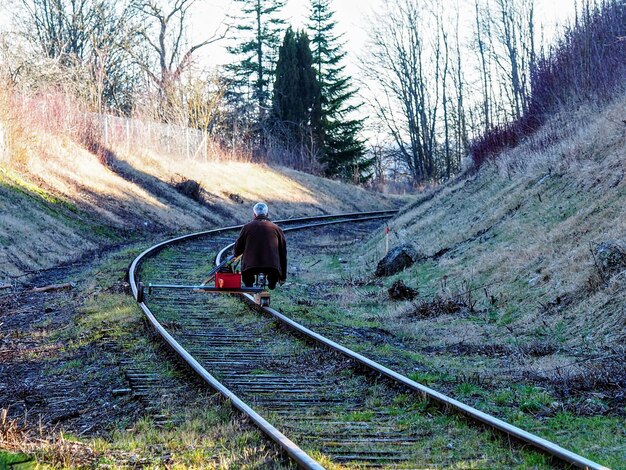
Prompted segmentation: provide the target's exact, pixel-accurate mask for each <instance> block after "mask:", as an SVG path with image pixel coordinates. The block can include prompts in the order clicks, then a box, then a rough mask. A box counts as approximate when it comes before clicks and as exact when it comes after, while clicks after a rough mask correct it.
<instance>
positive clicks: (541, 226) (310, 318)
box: [275, 101, 626, 468]
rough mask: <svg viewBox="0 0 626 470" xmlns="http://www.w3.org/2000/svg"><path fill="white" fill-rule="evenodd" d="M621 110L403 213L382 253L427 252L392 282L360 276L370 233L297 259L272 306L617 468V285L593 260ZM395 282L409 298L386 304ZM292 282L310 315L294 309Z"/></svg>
mask: <svg viewBox="0 0 626 470" xmlns="http://www.w3.org/2000/svg"><path fill="white" fill-rule="evenodd" d="M624 109H625V102H624V101H620V102H617V103H616V104H615V105H614V106H612V107H611V108H610V109H607V110H603V111H602V112H599V111H597V110H594V111H590V110H589V111H588V112H586V113H583V112H581V114H579V115H578V116H568V117H565V116H558V117H555V118H554V120H553V121H552V122H551V123H550V124H548V126H546V127H545V128H544V129H542V130H541V131H540V132H539V133H538V134H537V136H535V137H534V138H533V140H532V141H531V142H528V143H526V144H525V145H522V146H521V147H519V148H518V149H516V150H514V151H511V152H509V153H508V154H505V155H502V156H501V157H500V159H499V160H498V161H497V163H495V164H490V165H487V166H486V167H484V168H483V169H482V170H481V171H480V172H479V173H478V174H477V175H476V176H472V177H469V178H466V179H462V180H459V181H457V182H453V183H451V184H449V185H446V186H444V187H443V188H440V189H439V190H438V191H437V192H436V194H434V195H432V194H429V195H425V196H423V197H421V198H419V199H418V200H417V201H416V202H414V203H412V204H410V205H409V206H408V207H406V208H405V209H404V210H403V211H402V212H401V214H400V215H399V216H398V217H397V218H396V219H395V220H393V221H392V222H391V223H390V227H391V230H392V233H391V246H392V247H393V246H397V245H400V244H403V243H412V244H413V245H414V246H415V247H416V248H417V249H418V250H419V251H420V252H421V253H422V254H423V255H424V258H423V259H422V260H420V261H419V262H417V263H416V264H415V265H413V266H412V267H410V268H408V269H406V270H405V271H403V272H401V273H398V274H396V275H393V276H391V277H389V278H383V279H377V278H374V277H373V272H374V270H375V267H376V263H377V261H378V260H379V259H380V258H381V257H382V256H383V254H384V230H382V229H381V230H380V232H379V233H378V234H376V235H375V236H374V237H372V238H371V239H370V241H369V242H368V243H366V244H365V246H364V247H362V248H358V249H357V251H356V252H355V249H354V246H353V245H354V244H353V241H352V240H351V239H346V240H344V242H343V243H342V244H340V245H339V247H338V250H337V251H334V252H330V251H326V252H325V251H324V250H318V253H319V254H314V253H313V252H312V251H307V252H300V253H298V254H297V256H295V257H293V258H292V259H293V262H294V263H295V264H296V265H297V266H296V269H295V271H294V273H295V274H296V276H295V278H292V282H293V284H291V286H287V289H284V290H283V291H282V292H281V293H279V294H278V297H279V298H277V299H276V301H275V302H276V304H278V305H280V309H281V310H283V311H285V312H287V313H288V314H290V315H292V316H293V317H295V318H296V319H298V320H300V321H302V322H303V323H305V324H307V325H310V326H312V327H313V328H314V329H315V330H318V331H320V330H321V331H323V332H324V333H326V334H328V335H329V336H331V337H333V338H334V339H336V340H338V341H339V342H342V343H344V344H345V343H347V344H348V345H349V346H351V347H353V348H355V349H356V350H358V351H362V352H363V353H364V354H365V355H367V356H369V357H373V358H375V359H378V360H380V361H381V362H383V363H384V364H388V365H390V366H391V367H393V368H396V369H399V370H401V371H403V372H404V373H406V374H408V375H409V376H410V377H412V378H414V379H415V380H417V381H419V382H422V383H424V384H427V385H430V386H432V387H434V388H435V389H439V390H442V391H445V392H447V393H450V394H452V395H453V396H455V397H457V398H459V399H461V400H463V401H466V402H469V403H471V404H472V405H474V406H476V407H477V408H479V409H482V410H484V411H487V412H490V413H494V414H495V415H497V416H500V417H502V418H504V419H506V420H508V421H509V422H511V423H513V424H516V425H519V426H521V427H523V428H525V429H527V430H529V431H532V432H535V433H537V434H539V435H541V436H544V437H546V438H548V439H551V440H553V441H555V442H557V443H559V444H561V445H563V446H564V447H566V448H569V449H571V450H573V451H576V452H579V453H581V454H582V455H585V456H587V457H589V458H591V459H595V460H597V461H599V462H602V463H604V464H606V465H608V466H610V467H612V468H623V464H624V462H626V446H624V442H626V440H625V438H626V434H625V432H626V421H625V416H626V407H625V406H624V401H623V396H624V388H625V387H626V377H625V372H624V367H623V365H624V362H623V361H624V357H625V356H624V354H625V353H624V343H625V340H626V316H625V315H626V276H625V275H624V271H623V270H622V271H621V272H618V273H612V275H611V276H607V275H606V273H604V274H603V273H602V272H600V270H599V267H598V265H597V261H596V259H595V258H594V250H595V248H596V246H597V244H598V243H600V242H603V241H607V240H624V239H625V238H626V225H625V224H626V179H625V178H624V175H625V174H626V128H625V127H624V124H623V123H622V122H621V117H623V115H624ZM547 142H552V143H551V144H547ZM537 149H541V150H537ZM320 244H323V242H322V241H320ZM309 248H310V246H309ZM313 266H314V267H313ZM320 273H324V280H323V281H322V279H320V277H319V275H320ZM398 280H402V281H403V282H404V283H405V284H406V285H408V286H409V287H412V288H414V289H416V290H417V291H418V297H417V298H416V299H415V300H413V301H395V302H394V301H391V300H390V299H389V296H388V294H387V289H388V288H389V287H390V286H391V285H392V283H394V282H395V281H398ZM305 286H309V287H308V291H309V293H310V294H311V300H310V302H309V304H308V305H303V304H302V303H298V302H296V299H297V297H298V296H299V295H300V294H301V292H302V290H303V289H304V288H305ZM311 286H312V287H311Z"/></svg>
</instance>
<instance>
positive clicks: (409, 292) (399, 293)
mask: <svg viewBox="0 0 626 470" xmlns="http://www.w3.org/2000/svg"><path fill="white" fill-rule="evenodd" d="M387 292H388V293H389V298H390V299H391V300H413V299H414V298H415V297H417V290H416V289H413V288H411V287H409V286H407V285H406V284H405V283H404V282H403V281H402V280H397V281H396V282H394V283H393V284H392V286H391V287H390V288H389V290H388V291H387Z"/></svg>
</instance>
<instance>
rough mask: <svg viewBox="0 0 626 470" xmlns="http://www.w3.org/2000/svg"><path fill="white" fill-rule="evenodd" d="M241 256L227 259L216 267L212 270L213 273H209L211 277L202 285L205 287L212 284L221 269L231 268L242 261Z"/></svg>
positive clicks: (232, 256)
mask: <svg viewBox="0 0 626 470" xmlns="http://www.w3.org/2000/svg"><path fill="white" fill-rule="evenodd" d="M241 256H242V255H239V256H237V257H235V256H234V255H231V256H229V257H228V258H226V259H225V260H224V261H222V262H221V263H220V264H218V265H217V266H215V267H214V268H213V269H211V271H209V277H207V278H206V280H205V281H204V282H203V283H202V285H203V286H205V285H207V284H208V283H210V282H211V281H213V279H215V274H216V273H217V272H218V271H219V270H220V269H222V268H223V267H225V266H230V265H232V264H234V263H236V262H238V261H239V260H240V259H241Z"/></svg>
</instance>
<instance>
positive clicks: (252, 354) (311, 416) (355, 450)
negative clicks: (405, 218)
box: [129, 211, 605, 469]
mask: <svg viewBox="0 0 626 470" xmlns="http://www.w3.org/2000/svg"><path fill="white" fill-rule="evenodd" d="M392 215H393V212H392V211H387V212H375V213H353V214H343V215H340V216H324V217H312V218H301V219H291V220H287V221H280V222H279V223H280V224H281V226H282V227H283V229H284V230H285V231H290V230H291V231H293V230H303V229H307V228H312V227H319V226H323V225H331V224H338V223H344V224H345V223H357V222H358V223H359V224H374V223H380V219H383V218H387V217H390V216H392ZM376 221H378V222H376ZM238 229H239V227H227V228H224V229H218V230H213V231H208V232H200V233H196V234H191V235H189V236H185V237H179V238H176V239H172V240H168V241H166V242H163V243H161V244H158V245H155V246H154V247H151V248H149V249H148V250H146V251H145V252H143V253H142V254H141V255H139V256H138V257H137V258H136V259H135V261H134V262H133V264H132V265H131V268H130V272H129V274H130V276H129V278H130V280H131V287H132V290H133V294H134V295H135V298H138V299H139V300H141V302H140V303H139V305H140V307H141V308H142V310H143V311H144V313H145V314H146V316H147V318H148V319H149V321H150V322H151V323H152V325H153V326H154V327H155V329H156V330H157V331H158V333H159V334H160V335H161V336H162V337H163V338H164V339H165V341H167V342H168V343H169V344H170V346H171V347H172V348H173V349H174V350H175V351H176V352H177V353H178V354H179V355H180V357H181V358H183V359H184V360H185V361H186V362H187V363H188V364H189V365H190V366H191V367H192V368H193V369H194V370H195V371H196V372H197V373H198V374H199V375H200V376H201V377H202V378H203V379H204V380H205V381H206V382H208V383H209V385H211V386H212V387H213V388H215V389H216V390H218V391H219V392H221V393H222V394H223V395H224V396H225V397H227V398H228V399H230V400H231V402H232V404H233V406H235V407H236V408H237V409H239V410H240V411H242V412H243V413H245V414H246V415H248V416H249V417H250V419H251V420H252V421H253V422H254V423H255V424H256V425H257V426H259V427H260V428H261V430H262V431H263V432H265V433H266V434H267V435H268V436H269V437H270V438H272V439H273V440H274V441H276V442H277V443H278V444H279V445H280V446H281V447H282V448H283V449H284V450H285V451H286V452H287V453H288V454H289V455H290V456H291V457H292V458H293V459H294V460H295V462H296V463H297V464H298V465H299V466H302V467H304V468H324V465H327V464H332V463H337V464H345V465H347V466H350V467H358V468H365V467H398V468H415V467H416V466H419V468H424V467H429V466H433V467H434V466H442V465H443V466H448V465H449V466H451V465H455V464H456V463H457V462H460V461H462V462H464V463H465V464H466V465H469V466H474V467H481V468H482V467H491V468H496V467H503V466H515V465H519V464H520V462H523V461H524V455H523V454H524V452H526V450H524V449H523V447H524V445H530V446H532V447H534V448H536V449H539V450H541V451H542V452H544V453H547V454H549V455H551V456H553V457H554V458H556V459H558V460H560V461H561V462H566V463H569V464H573V465H576V466H579V467H582V468H593V469H601V468H605V467H603V466H601V465H599V464H597V463H595V462H592V461H590V460H588V459H585V458H584V457H581V456H579V455H576V454H574V453H572V452H569V451H567V450H566V449H563V448H561V447H559V446H557V445H556V444H553V443H551V442H548V441H546V440H544V439H542V438H540V437H538V436H534V435H532V434H529V433H526V432H525V431H523V430H521V429H519V428H515V427H513V426H511V425H509V424H507V423H504V422H502V421H500V420H498V419H496V418H494V417H492V416H489V415H486V414H484V413H482V412H480V411H478V410H476V409H473V408H471V407H469V406H467V405H465V404H463V403H460V402H458V401H456V400H454V399H451V398H449V397H447V396H445V395H442V394H440V393H438V392H436V391H434V390H432V389H429V388H427V387H425V386H423V385H421V384H418V383H416V382H414V381H412V380H410V379H408V378H406V377H404V376H402V375H400V374H397V373H395V372H394V371H392V370H389V369H387V368H386V367H384V366H382V365H380V364H377V363H375V362H373V361H370V360H369V359H367V358H366V357H364V356H362V355H360V354H358V353H356V352H354V351H350V350H348V349H346V348H344V347H342V346H341V345H339V344H337V343H335V342H333V341H330V340H328V339H326V338H323V337H322V336H320V335H318V334H317V333H315V332H313V331H310V330H308V329H307V328H305V327H303V326H301V325H299V324H297V323H296V322H294V321H292V320H290V319H289V318H287V317H285V316H284V315H282V314H281V313H279V312H278V311H276V310H274V309H272V308H261V307H259V306H257V305H256V304H254V302H253V298H252V297H251V296H250V295H245V296H244V299H245V300H246V302H247V303H249V304H251V305H252V306H253V308H252V309H249V308H246V307H245V306H244V305H243V304H242V303H241V302H238V301H236V300H235V299H234V298H232V297H230V296H225V295H222V294H203V293H199V292H193V291H191V290H182V289H181V290H159V289H154V290H152V291H150V292H148V293H145V295H143V296H141V295H140V290H139V287H138V283H139V281H140V280H141V281H145V280H149V281H151V282H154V283H171V282H172V281H174V280H175V281H176V282H177V283H179V284H198V283H199V281H200V280H202V279H203V276H204V275H205V274H206V272H207V271H208V269H209V267H210V265H211V264H212V261H213V259H214V258H215V257H216V258H217V260H218V261H219V260H220V258H221V257H222V256H223V254H224V253H225V252H226V251H227V250H228V246H229V245H230V243H231V242H232V241H233V240H234V238H235V237H236V234H237V231H238ZM216 253H217V256H215V254H216ZM294 333H295V334H294ZM435 405H436V406H435ZM439 405H443V407H444V408H445V409H446V410H453V411H455V412H457V413H456V414H453V416H455V418H453V422H454V426H450V425H449V423H448V422H446V423H447V424H445V425H444V427H445V428H446V436H445V437H444V438H443V439H441V440H440V445H441V449H437V450H436V451H435V452H433V449H425V448H424V446H425V443H426V442H428V443H430V444H428V445H432V442H433V435H432V434H433V433H434V432H435V431H434V430H435V429H437V428H438V427H439V428H441V426H442V424H441V422H440V421H441V420H442V419H443V418H442V416H443V415H444V413H441V411H439V410H440V409H441V406H439ZM459 414H464V415H466V416H469V417H471V418H472V419H473V420H476V421H478V422H480V423H482V425H483V426H482V427H483V428H484V427H485V426H486V427H489V428H493V429H496V430H497V431H499V433H500V434H504V435H506V436H509V437H511V438H513V439H514V440H516V441H519V442H521V443H522V444H523V445H521V446H513V447H511V450H510V451H505V452H502V451H499V452H492V451H493V450H494V449H495V447H498V446H500V447H502V446H505V447H506V446H507V443H506V441H505V440H503V439H500V440H498V439H493V438H492V436H491V434H490V433H488V432H485V431H484V429H481V427H476V426H472V425H470V423H471V422H470V421H469V420H467V419H464V418H461V417H460V416H459ZM445 419H450V418H445ZM475 442H480V445H479V446H475V445H472V443H475ZM492 454H494V455H497V457H492ZM429 455H436V460H433V458H432V457H428V456H429ZM429 459H430V460H429Z"/></svg>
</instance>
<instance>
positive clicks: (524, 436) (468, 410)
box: [215, 219, 610, 470]
mask: <svg viewBox="0 0 626 470" xmlns="http://www.w3.org/2000/svg"><path fill="white" fill-rule="evenodd" d="M361 220H362V219H361ZM303 228H307V227H306V226H299V227H293V228H286V229H285V231H287V230H299V229H303ZM233 245H234V243H233V244H230V245H228V246H226V247H225V248H223V249H222V250H221V251H220V252H219V253H218V255H217V257H216V261H215V262H216V263H219V260H220V258H221V256H223V254H224V253H225V252H226V251H227V250H228V249H229V248H230V247H232V246H233ZM243 297H244V298H245V299H246V301H247V302H248V303H250V304H252V305H254V306H255V307H256V308H259V309H261V310H263V311H265V312H266V313H268V314H269V315H271V316H272V317H274V318H275V319H276V320H278V321H280V322H281V323H283V324H285V325H287V326H288V327H290V328H291V329H292V330H294V331H296V332H297V333H299V334H302V335H304V336H306V337H307V338H309V339H312V340H313V341H315V342H317V343H320V344H322V345H324V346H326V347H328V348H331V349H333V350H334V351H337V352H339V353H341V354H343V355H344V356H346V357H348V358H350V359H353V360H355V361H357V362H358V363H360V364H361V365H363V366H365V367H366V368H368V369H370V370H373V371H375V372H378V373H379V374H382V375H384V376H386V377H388V378H390V379H392V380H393V381H395V382H398V383H401V384H402V385H404V386H406V387H408V388H409V389H411V390H414V391H416V392H419V393H421V394H422V395H423V396H426V397H428V398H430V399H432V400H435V401H436V402H438V403H440V404H443V405H445V406H448V407H451V408H453V409H455V410H456V411H459V412H461V413H463V414H464V415H466V416H469V417H470V418H472V419H475V420H477V421H479V422H481V423H483V424H486V425H488V426H490V427H492V428H494V429H497V430H498V431H500V432H503V433H505V434H507V435H509V436H511V437H513V438H515V439H518V440H520V441H522V442H524V443H527V444H530V445H532V446H533V447H535V448H537V449H540V450H541V451H543V452H545V453H547V454H549V455H551V456H554V457H556V458H558V459H560V460H562V461H564V462H566V463H569V464H572V465H575V466H577V467H580V468H585V469H590V470H610V469H609V468H608V467H605V466H604V465H601V464H599V463H597V462H594V461H592V460H589V459H587V458H585V457H583V456H581V455H578V454H576V453H574V452H572V451H569V450H567V449H565V448H563V447H561V446H559V445H558V444H555V443H553V442H550V441H548V440H547V439H544V438H542V437H539V436H537V435H535V434H532V433H529V432H528V431H524V430H523V429H521V428H518V427H517V426H514V425H512V424H509V423H507V422H506V421H503V420H501V419H498V418H496V417H494V416H491V415H489V414H487V413H484V412H482V411H480V410H478V409H476V408H473V407H471V406H469V405H466V404H465V403H462V402H460V401H458V400H455V399H454V398H450V397H448V396H447V395H444V394H443V393H440V392H438V391H436V390H434V389H432V388H430V387H426V386H425V385H422V384H420V383H418V382H415V381H414V380H411V379H409V378H408V377H405V376H404V375H402V374H399V373H397V372H395V371H393V370H391V369H389V368H387V367H385V366H383V365H382V364H379V363H377V362H375V361H373V360H371V359H369V358H367V357H365V356H363V355H361V354H359V353H357V352H354V351H352V350H351V349H348V348H346V347H345V346H342V345H340V344H339V343H336V342H335V341H333V340H331V339H328V338H326V337H325V336H322V335H320V334H319V333H316V332H315V331H313V330H311V329H309V328H307V327H305V326H303V325H301V324H299V323H297V322H295V321H294V320H292V319H290V318H289V317H287V316H285V315H283V314H282V313H280V312H278V311H277V310H274V309H273V308H271V307H262V306H260V305H258V304H257V303H256V302H255V301H254V297H252V296H251V295H250V294H243Z"/></svg>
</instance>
